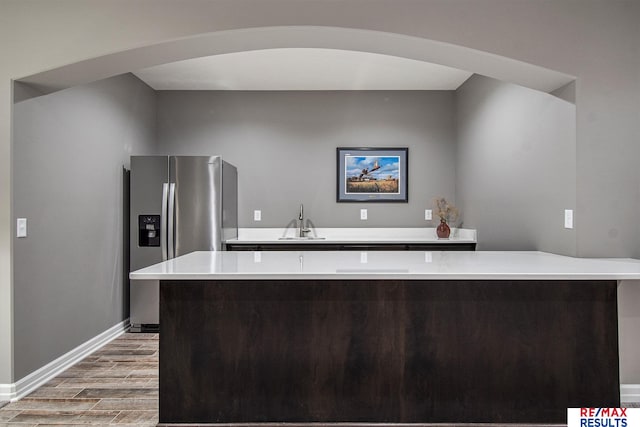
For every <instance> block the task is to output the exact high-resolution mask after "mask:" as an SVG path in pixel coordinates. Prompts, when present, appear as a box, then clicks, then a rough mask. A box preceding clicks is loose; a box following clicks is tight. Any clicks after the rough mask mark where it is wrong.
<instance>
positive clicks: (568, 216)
mask: <svg viewBox="0 0 640 427" xmlns="http://www.w3.org/2000/svg"><path fill="white" fill-rule="evenodd" d="M564 228H573V209H565V210H564Z"/></svg>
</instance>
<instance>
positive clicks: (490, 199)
mask: <svg viewBox="0 0 640 427" xmlns="http://www.w3.org/2000/svg"><path fill="white" fill-rule="evenodd" d="M456 111H457V113H456V117H457V130H458V135H457V140H458V141H457V142H458V147H457V162H456V167H457V170H458V173H457V176H456V183H457V185H456V192H457V199H456V200H457V202H458V205H459V207H460V208H461V211H462V212H463V213H464V221H465V226H466V227H469V228H475V229H477V230H478V249H479V250H540V251H547V252H553V253H558V254H564V255H575V254H576V233H575V228H574V229H565V228H564V210H565V209H573V210H574V211H575V206H576V137H575V123H576V111H575V105H573V104H571V103H569V102H567V101H564V100H562V99H559V98H556V97H554V96H552V95H548V94H544V93H541V92H537V91H534V90H531V89H527V88H524V87H522V86H517V85H513V84H508V83H503V82H499V81H497V80H494V79H490V78H487V77H482V76H478V75H475V76H472V77H471V78H470V79H469V80H467V81H466V82H465V83H464V84H463V85H462V86H461V87H460V88H458V90H457V91H456ZM574 213H575V212H574ZM576 217H577V215H576Z"/></svg>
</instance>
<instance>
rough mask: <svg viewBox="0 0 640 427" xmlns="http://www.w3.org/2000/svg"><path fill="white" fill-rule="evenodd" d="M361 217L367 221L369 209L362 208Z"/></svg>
mask: <svg viewBox="0 0 640 427" xmlns="http://www.w3.org/2000/svg"><path fill="white" fill-rule="evenodd" d="M360 219H361V220H362V221H366V220H367V210H366V209H360Z"/></svg>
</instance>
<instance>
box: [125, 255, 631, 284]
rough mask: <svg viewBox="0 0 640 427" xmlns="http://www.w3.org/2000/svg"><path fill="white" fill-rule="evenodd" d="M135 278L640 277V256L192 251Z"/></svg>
mask: <svg viewBox="0 0 640 427" xmlns="http://www.w3.org/2000/svg"><path fill="white" fill-rule="evenodd" d="M129 277H130V278H131V279H135V280H211V279H237V280H243V279H252V280H260V279H266V280H287V279H289V280H313V279H405V280H428V279H439V280H481V279H484V280H534V279H544V280H556V279H557V280H639V279H640V260H635V259H589V258H572V257H566V256H561V255H554V254H549V253H545V252H498V251H495V252H482V251H479V252H476V251H449V252H447V251H432V252H425V251H370V252H359V251H315V252H314V251H272V252H251V251H238V252H227V251H221V252H193V253H190V254H187V255H184V256H181V257H178V258H175V259H172V260H169V261H165V262H162V263H159V264H156V265H152V266H150V267H147V268H143V269H141V270H138V271H134V272H132V273H130V275H129Z"/></svg>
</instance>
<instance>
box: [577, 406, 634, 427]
mask: <svg viewBox="0 0 640 427" xmlns="http://www.w3.org/2000/svg"><path fill="white" fill-rule="evenodd" d="M636 426H637V427H640V408H568V409H567V427H636Z"/></svg>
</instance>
